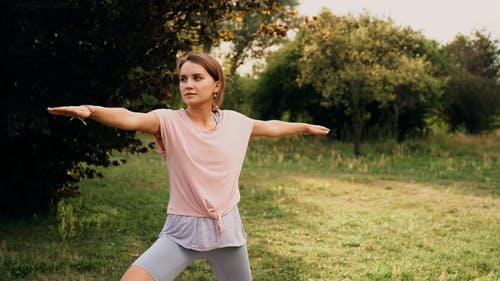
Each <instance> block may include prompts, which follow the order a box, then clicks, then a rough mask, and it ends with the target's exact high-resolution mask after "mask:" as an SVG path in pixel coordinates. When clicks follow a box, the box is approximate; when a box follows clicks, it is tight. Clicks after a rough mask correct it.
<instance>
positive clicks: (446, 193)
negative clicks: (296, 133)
mask: <svg viewBox="0 0 500 281" xmlns="http://www.w3.org/2000/svg"><path fill="white" fill-rule="evenodd" d="M362 149H363V151H364V155H363V156H362V157H360V158H354V157H353V156H352V152H351V150H352V146H351V145H348V144H343V143H339V142H332V141H328V140H326V138H320V137H292V138H284V139H279V140H266V139H254V140H252V141H251V145H250V147H249V150H248V153H247V159H246V162H245V165H244V169H243V172H242V175H241V178H240V190H241V194H242V200H241V202H240V212H241V214H242V218H243V221H244V224H245V229H246V232H247V235H248V248H249V254H250V262H251V266H252V273H253V276H254V280H257V281H260V280H439V281H444V280H482V281H485V280H489V281H493V280H494V281H498V280H500V136H498V135H490V136H481V137H466V136H460V135H455V136H440V137H429V138H426V139H423V140H415V141H409V142H405V143H402V144H398V143H394V142H389V141H388V142H385V143H369V144H364V146H363V147H362ZM116 157H117V158H125V159H126V160H127V164H125V165H123V166H121V167H115V168H110V169H104V170H103V173H104V175H105V177H104V178H102V179H92V180H85V181H83V182H82V183H81V184H80V186H81V191H82V193H83V195H82V196H81V197H79V198H75V199H71V200H65V201H64V202H62V203H61V204H59V206H58V210H57V214H53V215H50V216H34V217H32V218H29V219H24V220H18V221H5V220H4V221H1V225H0V280H119V278H120V276H121V275H122V274H123V272H124V271H125V270H126V268H127V267H128V266H129V265H130V263H131V262H132V261H133V260H134V259H135V258H136V257H137V256H138V255H140V253H142V252H143V251H144V250H145V249H146V248H147V247H148V246H149V245H150V244H151V243H152V242H153V241H154V240H155V239H156V237H157V235H158V232H159V231H160V229H161V227H162V225H163V222H164V218H165V209H166V203H167V200H168V185H167V183H166V181H167V176H166V174H165V166H164V163H163V162H162V160H161V158H160V156H158V155H157V154H156V153H155V152H153V151H151V152H150V153H147V154H140V155H127V154H117V155H116ZM55 213H56V212H55ZM177 280H181V281H187V280H215V278H214V277H213V276H212V274H211V272H210V269H209V267H208V265H207V264H206V262H204V261H200V262H196V263H195V264H193V265H192V266H190V267H189V268H188V269H187V270H186V271H185V272H184V273H183V274H182V275H181V276H180V277H179V278H178V279H177ZM236 281H237V280H236Z"/></svg>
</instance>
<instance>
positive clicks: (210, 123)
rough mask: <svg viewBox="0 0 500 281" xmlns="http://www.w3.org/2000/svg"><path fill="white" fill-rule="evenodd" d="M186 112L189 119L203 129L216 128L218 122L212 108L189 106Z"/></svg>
mask: <svg viewBox="0 0 500 281" xmlns="http://www.w3.org/2000/svg"><path fill="white" fill-rule="evenodd" d="M186 114H187V115H188V117H189V119H191V121H192V122H193V123H194V124H196V125H197V126H198V127H200V128H202V129H209V130H210V129H214V128H215V127H216V126H217V123H216V122H215V120H214V115H213V112H212V110H211V109H210V108H207V109H203V108H192V107H188V108H187V109H186Z"/></svg>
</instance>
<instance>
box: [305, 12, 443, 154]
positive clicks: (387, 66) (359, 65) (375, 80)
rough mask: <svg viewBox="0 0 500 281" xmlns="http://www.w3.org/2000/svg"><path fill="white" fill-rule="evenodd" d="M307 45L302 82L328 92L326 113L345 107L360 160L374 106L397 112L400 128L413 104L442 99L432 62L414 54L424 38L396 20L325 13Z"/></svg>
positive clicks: (313, 28)
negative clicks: (411, 101) (402, 114)
mask: <svg viewBox="0 0 500 281" xmlns="http://www.w3.org/2000/svg"><path fill="white" fill-rule="evenodd" d="M304 40H305V41H306V42H308V44H307V45H306V47H305V48H304V50H303V56H302V60H301V64H300V67H301V77H300V81H301V82H302V83H311V84H312V85H313V86H314V87H315V88H316V90H317V91H319V92H321V93H322V96H323V99H322V104H323V106H325V107H326V108H333V107H335V106H339V105H343V106H344V107H345V109H346V114H348V115H349V116H350V118H351V120H352V124H353V136H354V154H355V155H360V142H361V136H362V130H363V126H364V124H365V122H366V121H367V120H369V118H370V112H369V111H368V108H369V106H371V105H373V104H377V106H378V107H379V108H380V109H381V110H383V109H391V110H393V114H394V118H393V120H394V123H396V124H394V127H395V128H396V129H397V127H398V124H397V120H398V119H399V115H400V112H401V110H402V108H404V107H406V106H407V104H408V103H407V100H408V99H415V100H421V99H423V98H424V97H426V96H427V97H428V98H431V97H432V96H434V95H437V94H439V90H440V85H441V83H440V80H438V79H435V78H434V77H433V76H432V75H431V67H430V63H429V62H428V61H427V60H426V57H425V56H422V55H419V54H418V53H415V51H414V50H415V49H416V48H417V47H418V45H419V42H421V41H422V39H421V35H420V34H418V33H416V32H413V31H411V30H410V29H408V28H400V27H397V26H395V25H394V24H393V23H392V22H391V21H385V20H380V19H376V18H372V17H370V16H368V15H362V16H360V17H359V19H356V18H354V17H351V16H344V17H337V16H334V15H332V14H331V13H330V12H329V11H327V10H324V11H323V12H322V13H321V15H320V17H319V18H318V19H317V24H314V25H313V26H312V29H310V32H308V33H307V35H306V36H305V39H304ZM409 47H410V48H409Z"/></svg>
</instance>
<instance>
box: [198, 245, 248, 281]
mask: <svg viewBox="0 0 500 281" xmlns="http://www.w3.org/2000/svg"><path fill="white" fill-rule="evenodd" d="M206 259H207V260H208V264H209V265H210V268H211V269H212V271H213V272H214V274H215V276H217V279H218V280H219V281H234V280H238V281H250V280H252V273H251V270H250V261H249V260H248V252H247V246H246V245H243V246H241V247H226V248H220V249H216V250H212V251H209V252H207V256H206Z"/></svg>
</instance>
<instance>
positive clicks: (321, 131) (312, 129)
mask: <svg viewBox="0 0 500 281" xmlns="http://www.w3.org/2000/svg"><path fill="white" fill-rule="evenodd" d="M329 132H330V129H328V128H327V127H323V126H319V125H310V126H309V133H310V134H313V135H326V134H328V133H329Z"/></svg>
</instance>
